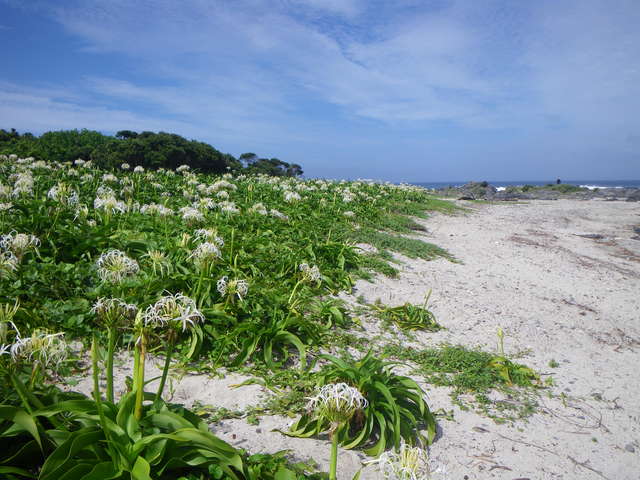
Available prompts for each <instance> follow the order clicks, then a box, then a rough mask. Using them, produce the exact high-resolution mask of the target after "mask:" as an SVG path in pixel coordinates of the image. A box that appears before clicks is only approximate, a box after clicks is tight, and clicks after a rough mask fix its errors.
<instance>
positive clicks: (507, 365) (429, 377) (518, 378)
mask: <svg viewBox="0 0 640 480" xmlns="http://www.w3.org/2000/svg"><path fill="white" fill-rule="evenodd" d="M382 354H383V355H387V356H389V357H391V358H396V359H398V360H402V361H406V362H410V363H411V364H413V365H415V366H416V368H415V372H416V374H419V375H421V376H423V377H424V379H425V381H426V382H427V383H430V384H433V385H439V386H448V387H453V391H452V397H453V399H454V401H456V403H458V404H459V405H460V406H461V407H462V408H468V407H467V406H466V404H465V401H464V400H463V396H464V395H466V394H472V395H473V396H474V397H475V400H476V402H477V404H478V405H479V406H480V408H481V410H483V411H484V412H485V413H487V414H489V415H490V416H492V417H494V418H496V419H497V418H499V417H498V416H497V415H495V414H493V413H491V410H492V409H498V410H501V411H503V412H504V410H508V409H516V410H519V415H520V416H527V415H529V414H531V413H532V408H533V405H532V404H531V400H530V399H529V398H527V395H526V394H523V395H519V392H518V391H517V390H516V389H515V387H521V388H524V389H528V388H532V387H539V386H541V384H540V378H539V376H538V375H537V374H536V373H535V372H534V371H533V370H532V369H531V368H529V367H527V366H525V365H521V364H518V363H515V362H513V361H511V360H509V359H508V358H507V357H506V356H505V355H504V354H503V353H502V354H494V353H489V352H484V351H481V350H472V349H468V348H466V347H463V346H460V345H455V346H454V345H443V346H442V347H441V348H428V349H423V350H415V349H412V348H408V347H403V346H401V345H387V346H385V347H384V348H383V350H382ZM492 390H498V391H501V392H504V393H506V394H508V395H510V396H511V397H513V398H516V397H518V396H520V397H522V398H523V400H522V401H513V402H502V404H500V403H499V402H492V401H491V400H489V398H488V397H487V394H488V393H489V392H491V391H492ZM521 407H522V408H521Z"/></svg>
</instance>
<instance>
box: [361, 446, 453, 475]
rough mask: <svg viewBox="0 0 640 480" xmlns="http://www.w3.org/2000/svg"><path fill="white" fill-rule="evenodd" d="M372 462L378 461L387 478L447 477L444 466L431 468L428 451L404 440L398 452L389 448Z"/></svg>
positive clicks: (382, 472)
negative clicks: (407, 443)
mask: <svg viewBox="0 0 640 480" xmlns="http://www.w3.org/2000/svg"><path fill="white" fill-rule="evenodd" d="M372 463H377V464H378V465H379V467H380V473H381V474H382V476H383V477H384V478H385V480H431V479H435V478H436V477H434V474H438V475H439V476H438V478H446V471H445V469H444V468H443V467H439V468H437V469H433V470H432V469H431V468H430V466H429V456H428V454H427V451H426V450H425V449H423V448H420V447H411V446H409V445H406V444H405V443H404V442H402V444H401V445H400V450H399V451H398V452H396V451H393V450H389V451H386V452H384V453H383V454H382V455H380V457H379V458H378V459H377V460H375V461H374V462H372Z"/></svg>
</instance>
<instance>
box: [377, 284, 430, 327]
mask: <svg viewBox="0 0 640 480" xmlns="http://www.w3.org/2000/svg"><path fill="white" fill-rule="evenodd" d="M430 296H431V290H429V292H428V293H427V294H426V295H425V297H424V303H423V304H422V306H417V305H411V304H409V303H405V304H404V305H401V306H399V307H386V306H383V305H379V304H376V305H373V306H372V307H373V308H374V309H375V310H376V311H377V313H378V316H379V317H380V318H381V319H382V320H386V321H388V322H391V323H394V324H396V325H398V326H399V327H400V328H402V329H403V330H405V331H406V330H430V331H436V330H440V329H441V328H442V327H441V326H440V325H439V324H438V322H436V317H435V315H434V314H433V312H431V311H430V310H428V309H427V304H428V303H429V297H430Z"/></svg>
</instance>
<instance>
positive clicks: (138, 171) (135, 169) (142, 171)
mask: <svg viewBox="0 0 640 480" xmlns="http://www.w3.org/2000/svg"><path fill="white" fill-rule="evenodd" d="M133 173H144V167H143V166H141V165H138V166H137V167H136V168H134V169H133Z"/></svg>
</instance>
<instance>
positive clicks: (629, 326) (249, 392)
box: [75, 200, 640, 480]
mask: <svg viewBox="0 0 640 480" xmlns="http://www.w3.org/2000/svg"><path fill="white" fill-rule="evenodd" d="M464 206H465V207H467V208H468V209H469V210H468V212H467V213H464V214H459V215H457V216H447V215H441V214H436V215H433V216H432V217H430V218H429V219H428V220H424V221H423V220H421V222H422V223H423V225H424V226H425V227H426V228H427V229H428V232H427V233H426V234H424V235H422V236H423V237H424V239H425V240H426V241H429V242H432V243H435V244H436V245H439V246H441V247H444V248H446V249H448V250H449V252H450V253H451V254H452V255H453V256H455V258H456V259H457V260H458V261H459V263H452V262H449V261H447V260H444V259H438V260H435V261H430V262H426V261H421V260H410V259H406V258H405V259H402V260H404V261H405V262H404V263H403V264H402V265H401V270H402V272H401V275H400V277H399V278H398V279H389V278H384V277H378V278H377V280H376V281H375V282H374V283H370V282H366V281H359V282H358V283H357V285H356V287H355V289H354V291H353V293H352V295H349V296H347V297H348V299H349V300H351V301H352V302H354V303H355V299H356V298H357V297H359V296H363V297H364V298H365V299H366V301H367V302H374V301H375V300H377V299H380V300H381V301H382V302H383V303H386V304H391V305H396V304H403V303H405V302H410V303H415V304H421V303H422V301H423V297H424V294H425V292H426V291H427V290H429V289H432V291H433V293H432V296H431V303H430V308H431V309H432V311H433V312H434V313H435V315H436V318H437V320H438V322H439V323H440V324H441V325H443V326H444V327H445V328H446V329H445V330H442V331H439V332H437V333H427V332H425V333H418V334H416V338H417V340H415V341H414V343H412V345H415V346H416V347H420V346H436V345H439V344H442V343H450V344H461V345H464V346H468V347H476V346H477V347H481V348H482V349H484V350H489V351H495V350H496V340H497V337H496V330H497V328H498V327H499V326H500V327H502V328H503V329H504V331H505V334H506V336H505V351H506V354H507V356H511V357H517V361H518V362H520V363H524V364H526V365H528V366H530V367H532V368H534V369H535V370H536V371H538V372H539V373H541V375H542V379H543V380H545V379H546V378H548V377H549V376H552V378H553V386H551V387H548V388H545V389H542V390H539V391H538V392H537V394H536V399H535V400H536V401H537V403H538V406H537V407H536V411H535V413H534V414H533V415H532V416H530V417H529V418H528V419H527V420H518V421H516V422H512V423H505V424H497V423H495V422H494V421H493V420H491V419H490V418H487V417H486V416H484V415H482V414H480V413H478V412H475V411H473V409H472V410H467V411H463V410H461V409H460V408H458V407H457V406H456V405H454V404H453V403H452V401H451V399H450V397H449V391H448V389H447V388H433V387H431V386H429V385H424V384H423V386H424V387H425V389H426V390H427V392H428V396H429V405H430V407H431V409H432V410H434V411H438V410H440V409H444V410H445V411H453V417H452V418H451V419H446V418H444V417H442V418H439V435H438V438H437V440H436V442H435V443H434V444H433V445H432V447H431V457H432V461H433V464H434V466H435V467H438V466H439V467H442V468H444V469H446V472H447V475H446V476H441V475H440V476H434V478H449V479H455V480H458V479H460V480H462V479H485V478H496V479H509V480H525V479H530V480H538V479H578V478H579V479H599V478H605V479H609V480H627V479H629V480H631V479H637V478H640V373H639V368H640V240H637V239H632V238H631V237H633V236H634V235H635V234H634V232H633V226H637V225H639V224H640V204H638V203H626V202H604V201H569V200H559V201H532V202H529V203H523V204H519V203H518V204H516V203H501V204H468V203H465V205H464ZM583 234H598V235H602V237H603V238H601V239H592V238H584V237H581V236H579V235H583ZM364 325H365V327H367V328H368V330H367V331H365V332H358V334H359V335H374V334H377V333H378V332H379V329H378V328H377V325H376V324H375V322H373V321H371V320H369V321H365V322H364ZM551 360H555V361H556V362H557V363H558V364H559V366H557V367H556V368H552V367H550V365H549V363H550V361H551ZM156 371H157V370H156ZM122 373H124V371H123V372H122ZM126 373H128V372H126ZM403 373H406V372H404V371H403ZM149 375H152V371H151V370H150V371H149ZM148 378H150V377H148ZM415 378H416V380H417V381H421V379H420V378H419V377H415ZM243 379H244V378H243V377H241V376H238V375H233V376H229V377H227V378H225V379H223V380H219V379H207V378H204V377H203V376H201V375H189V376H186V377H184V378H183V379H181V380H177V381H176V382H175V384H174V396H173V400H174V401H177V402H180V403H185V404H187V405H192V404H193V402H194V401H199V402H201V403H203V404H213V405H217V406H224V407H226V408H229V409H243V408H246V407H247V406H250V405H257V404H259V403H260V401H261V398H263V397H264V396H265V395H269V394H270V393H269V392H267V391H265V390H264V389H263V388H262V387H260V386H257V385H250V386H246V387H241V388H230V385H233V384H236V383H239V382H241V381H242V380H243ZM75 388H81V389H83V390H85V389H88V388H90V387H89V385H88V383H87V381H86V380H83V381H82V382H81V385H80V386H79V387H75ZM504 400H507V401H509V399H508V398H507V399H504ZM291 421H292V419H290V418H283V417H270V416H267V417H263V418H262V420H261V422H260V424H259V425H249V424H247V422H246V421H245V419H232V420H224V421H222V422H221V423H219V424H217V425H215V426H214V427H213V430H214V431H215V432H216V433H217V434H219V435H220V436H221V437H222V438H224V439H225V440H227V441H229V442H230V443H232V444H233V445H236V446H238V447H241V448H245V449H247V450H249V451H250V452H251V453H258V452H275V451H278V450H282V449H290V450H292V452H293V454H294V458H296V459H299V460H304V459H309V458H313V459H315V460H317V461H318V462H319V464H320V467H321V468H322V469H324V470H325V471H326V470H327V468H328V456H329V443H328V442H327V441H326V440H317V439H294V438H289V437H286V436H284V435H282V434H280V433H278V432H275V431H272V430H273V429H276V428H279V429H286V428H287V426H288V424H289V423H290V422H291ZM367 459H368V458H367V457H366V456H365V455H363V454H362V453H360V452H352V451H344V450H343V451H341V454H340V459H339V478H340V479H344V480H350V479H351V478H352V475H353V474H354V473H355V472H356V471H357V469H358V468H360V466H361V461H363V460H367ZM361 478H362V479H363V480H373V479H377V478H380V477H379V474H378V473H377V470H376V468H375V466H368V467H366V468H365V469H364V471H363V474H362V477H361Z"/></svg>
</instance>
